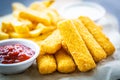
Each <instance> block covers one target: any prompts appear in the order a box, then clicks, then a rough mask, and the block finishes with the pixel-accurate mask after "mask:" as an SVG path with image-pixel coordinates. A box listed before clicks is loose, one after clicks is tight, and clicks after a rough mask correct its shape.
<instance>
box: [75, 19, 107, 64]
mask: <svg viewBox="0 0 120 80" xmlns="http://www.w3.org/2000/svg"><path fill="white" fill-rule="evenodd" d="M73 23H74V25H75V27H76V28H77V30H78V32H79V34H80V35H81V36H82V38H83V40H84V41H85V43H86V45H87V47H88V49H89V51H90V53H91V55H92V57H93V59H94V60H95V62H99V61H101V60H102V59H104V58H106V55H107V54H106V52H105V51H104V50H103V48H102V47H101V46H100V45H99V44H98V42H97V41H96V40H95V39H94V37H93V36H92V34H91V33H90V32H89V31H88V30H87V28H86V27H85V26H84V25H83V24H82V22H81V21H80V20H77V19H76V20H73Z"/></svg>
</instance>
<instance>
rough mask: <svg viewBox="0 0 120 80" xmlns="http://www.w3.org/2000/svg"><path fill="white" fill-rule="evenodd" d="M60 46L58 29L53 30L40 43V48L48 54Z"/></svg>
mask: <svg viewBox="0 0 120 80" xmlns="http://www.w3.org/2000/svg"><path fill="white" fill-rule="evenodd" d="M60 48H61V35H60V33H59V30H55V31H54V32H53V33H52V34H51V35H50V36H48V37H47V38H46V39H45V40H43V42H42V43H41V50H42V51H43V52H45V53H48V54H54V53H55V52H56V51H57V50H59V49H60Z"/></svg>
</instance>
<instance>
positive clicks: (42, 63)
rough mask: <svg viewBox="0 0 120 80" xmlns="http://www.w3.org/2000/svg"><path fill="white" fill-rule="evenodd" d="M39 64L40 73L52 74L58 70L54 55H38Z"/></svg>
mask: <svg viewBox="0 0 120 80" xmlns="http://www.w3.org/2000/svg"><path fill="white" fill-rule="evenodd" d="M37 66H38V70H39V72H40V74H50V73H53V72H54V71H56V68H57V65H56V61H55V58H54V56H53V55H49V54H45V55H39V56H38V57H37Z"/></svg>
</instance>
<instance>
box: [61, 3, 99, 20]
mask: <svg viewBox="0 0 120 80" xmlns="http://www.w3.org/2000/svg"><path fill="white" fill-rule="evenodd" d="M62 15H63V17H65V18H78V17H79V16H88V17H90V18H91V19H93V20H96V19H97V18H99V17H100V16H101V12H100V10H99V9H97V8H94V7H91V6H84V5H83V6H73V7H68V8H66V9H65V10H64V11H63V12H62Z"/></svg>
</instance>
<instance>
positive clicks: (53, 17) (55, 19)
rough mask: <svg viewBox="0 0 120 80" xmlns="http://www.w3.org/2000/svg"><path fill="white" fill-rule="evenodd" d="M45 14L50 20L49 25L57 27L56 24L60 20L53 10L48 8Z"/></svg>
mask: <svg viewBox="0 0 120 80" xmlns="http://www.w3.org/2000/svg"><path fill="white" fill-rule="evenodd" d="M45 13H46V14H48V16H49V17H50V18H51V23H52V24H53V25H57V22H58V21H59V20H60V15H59V14H58V12H57V11H56V10H55V9H52V8H48V9H46V10H45Z"/></svg>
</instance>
